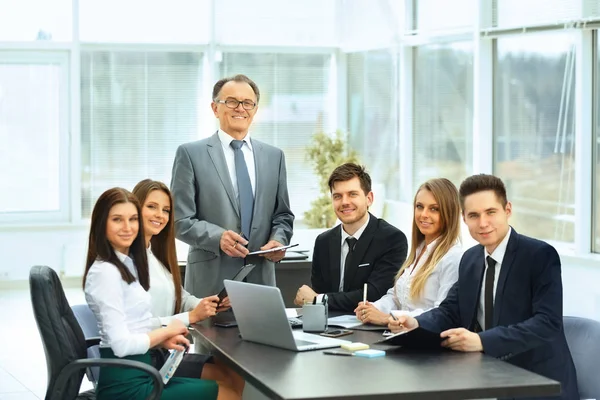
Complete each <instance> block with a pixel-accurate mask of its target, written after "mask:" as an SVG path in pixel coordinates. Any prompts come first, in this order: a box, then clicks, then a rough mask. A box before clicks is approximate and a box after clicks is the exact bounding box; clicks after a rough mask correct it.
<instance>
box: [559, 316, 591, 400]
mask: <svg viewBox="0 0 600 400" xmlns="http://www.w3.org/2000/svg"><path fill="white" fill-rule="evenodd" d="M563 327H564V330H565V336H566V338H567V343H568V344H569V350H570V351H571V356H572V357H573V362H574V363H575V371H576V372H577V386H578V387H579V397H581V398H582V399H600V379H598V369H597V368H598V360H600V322H598V321H595V320H593V319H587V318H580V317H563Z"/></svg>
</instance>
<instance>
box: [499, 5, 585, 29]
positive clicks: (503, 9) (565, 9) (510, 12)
mask: <svg viewBox="0 0 600 400" xmlns="http://www.w3.org/2000/svg"><path fill="white" fill-rule="evenodd" d="M582 1H587V0H577V1H575V0H525V1H524V0H495V7H494V11H493V17H492V23H493V26H496V27H498V28H515V27H522V26H528V25H542V24H555V23H560V22H564V21H569V20H573V19H578V18H581V17H582V9H581V8H582V7H581V5H582Z"/></svg>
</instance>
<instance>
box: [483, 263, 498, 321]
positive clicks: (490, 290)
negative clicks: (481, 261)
mask: <svg viewBox="0 0 600 400" xmlns="http://www.w3.org/2000/svg"><path fill="white" fill-rule="evenodd" d="M487 264H488V267H487V271H486V272H485V293H484V296H485V297H484V301H485V310H484V312H485V327H484V328H483V329H486V330H487V329H490V328H491V327H492V321H493V320H494V276H495V275H496V260H494V259H493V258H492V257H490V256H488V257H487Z"/></svg>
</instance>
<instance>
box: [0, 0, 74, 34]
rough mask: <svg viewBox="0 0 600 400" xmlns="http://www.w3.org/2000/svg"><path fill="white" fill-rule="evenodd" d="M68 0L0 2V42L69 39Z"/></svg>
mask: <svg viewBox="0 0 600 400" xmlns="http://www.w3.org/2000/svg"><path fill="white" fill-rule="evenodd" d="M71 3H72V0H0V42H2V41H33V40H52V41H69V40H71V38H72V34H71V31H72V26H71V25H72V16H71V14H72V12H71Z"/></svg>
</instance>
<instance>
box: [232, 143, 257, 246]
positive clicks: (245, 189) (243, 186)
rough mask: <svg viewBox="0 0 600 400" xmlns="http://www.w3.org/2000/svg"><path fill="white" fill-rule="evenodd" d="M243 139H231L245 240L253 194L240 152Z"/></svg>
mask: <svg viewBox="0 0 600 400" xmlns="http://www.w3.org/2000/svg"><path fill="white" fill-rule="evenodd" d="M243 145H244V141H243V140H232V141H231V147H233V154H234V160H235V176H236V177H237V187H238V195H239V199H240V215H241V217H242V233H243V234H244V236H245V237H246V240H250V227H251V226H252V210H253V208H254V195H253V194H252V184H251V183H250V174H249V173H248V167H247V165H246V160H245V159H244V153H243V152H242V146H243Z"/></svg>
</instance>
